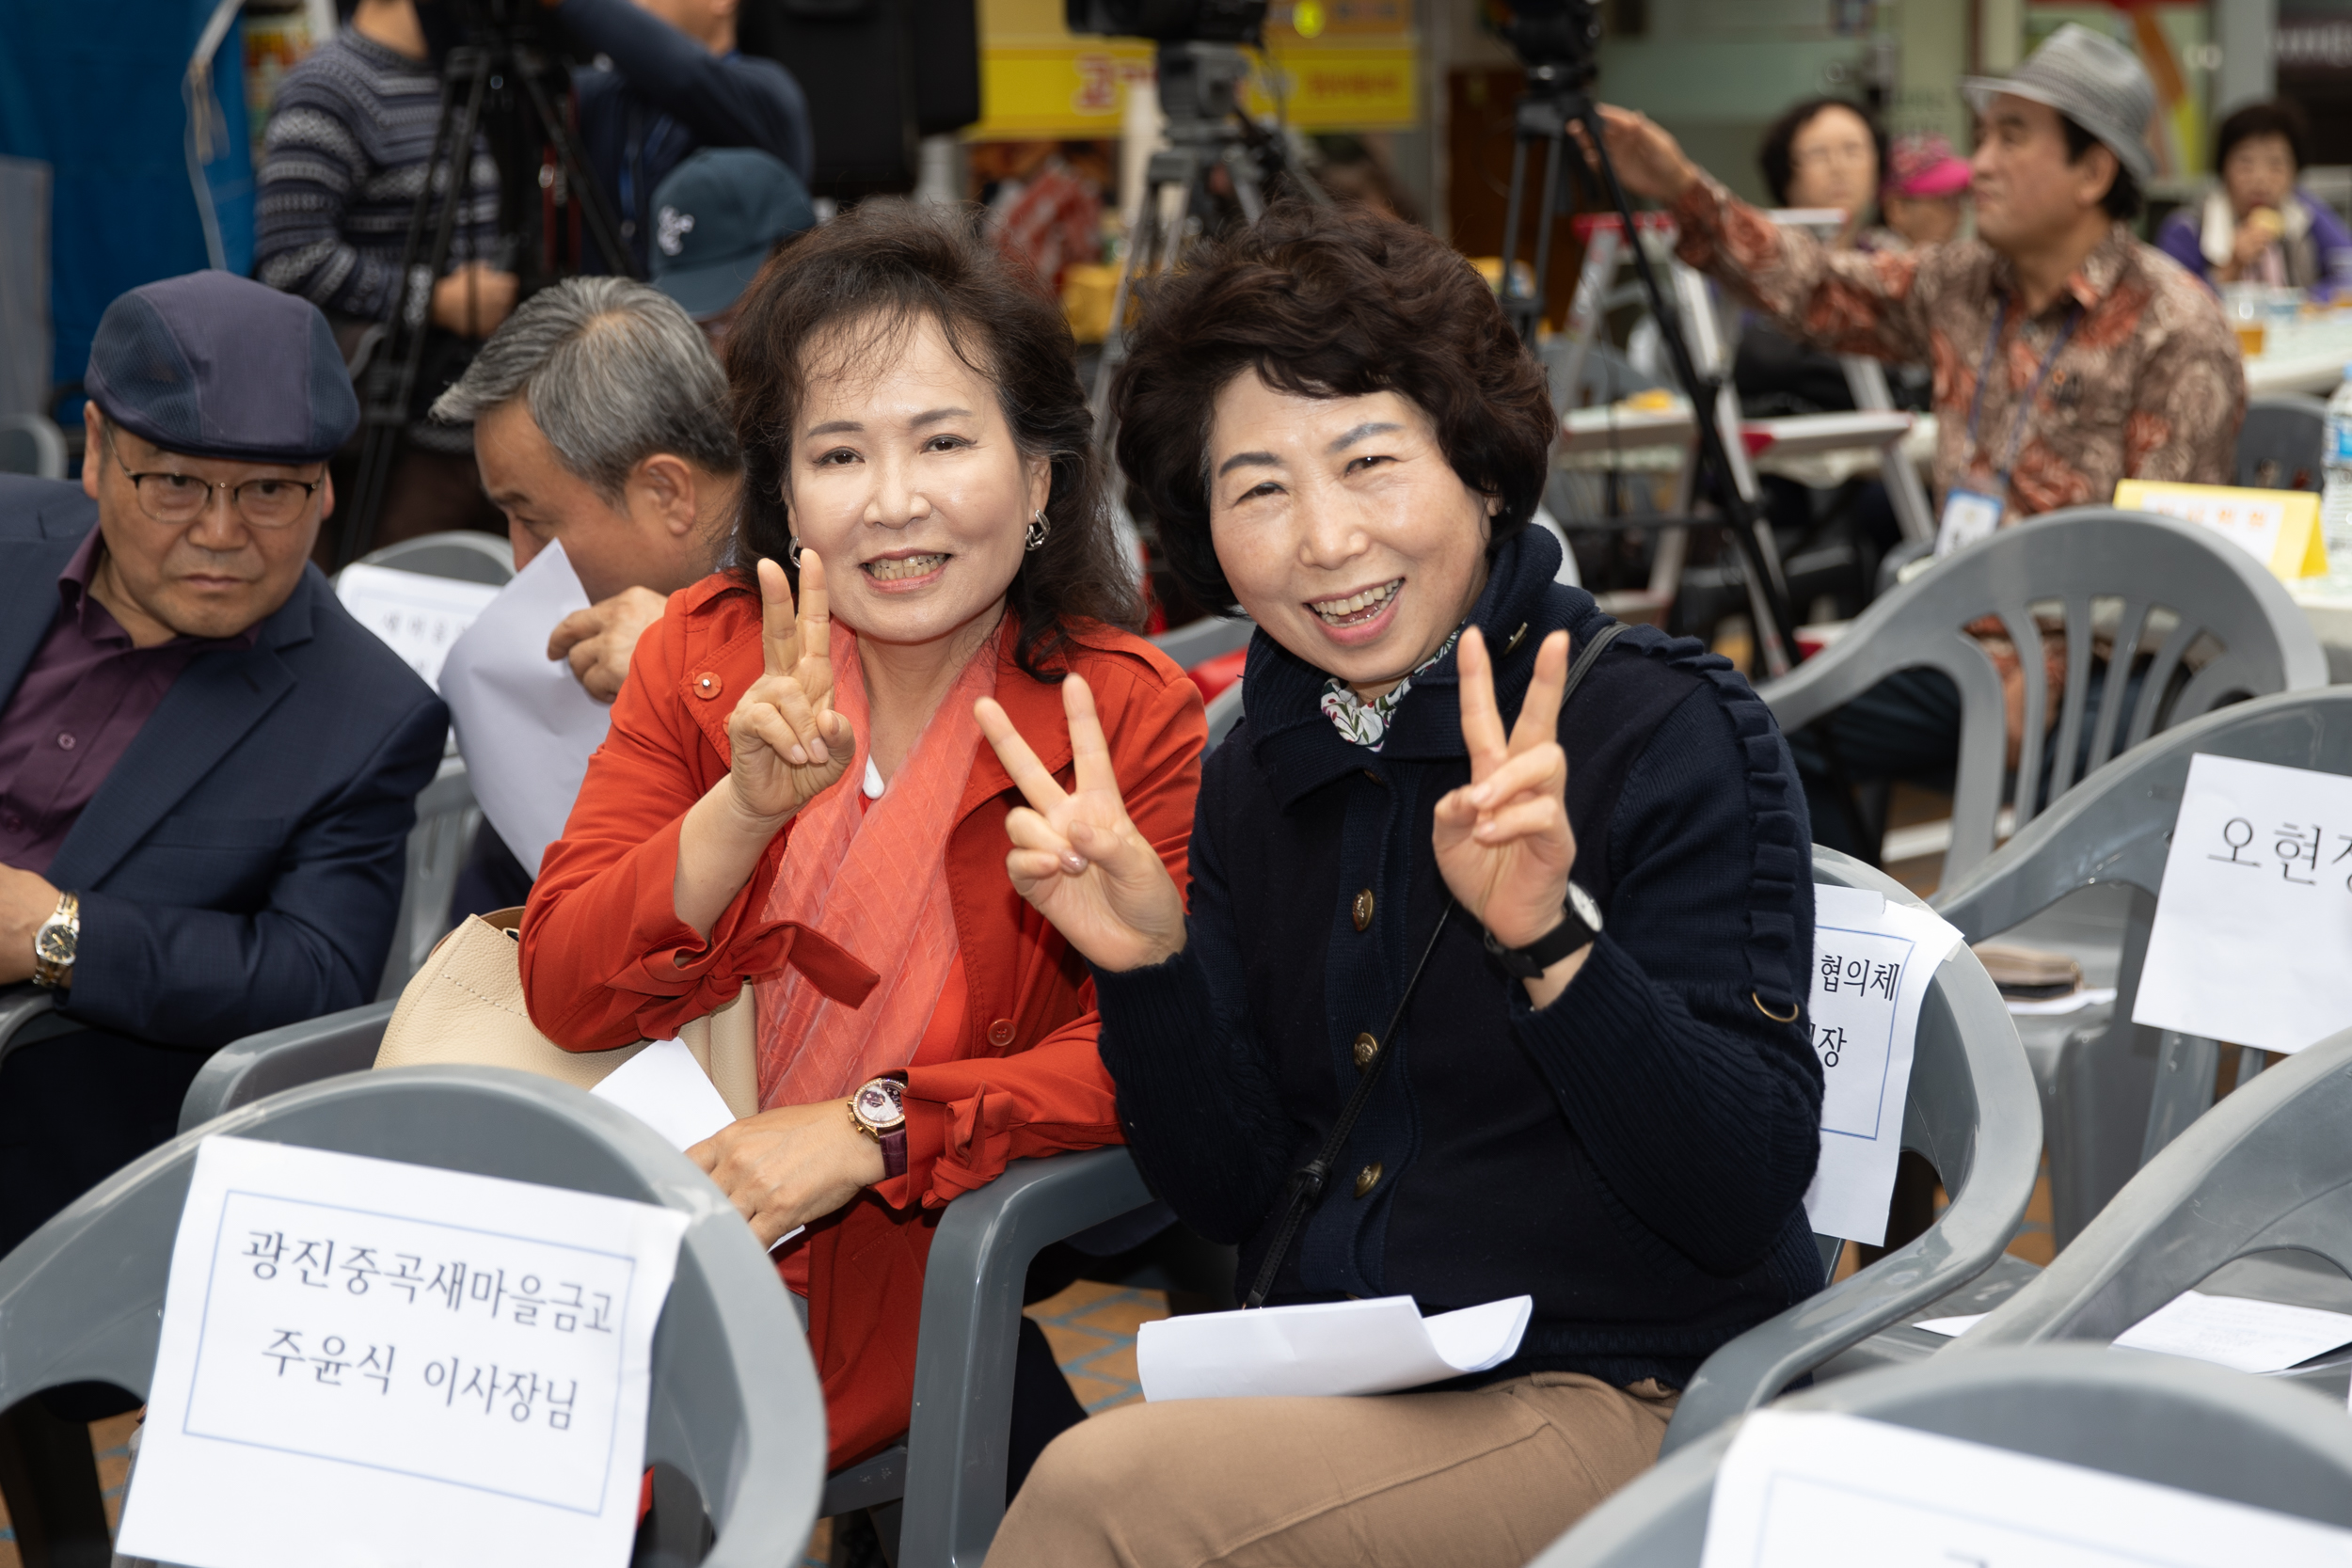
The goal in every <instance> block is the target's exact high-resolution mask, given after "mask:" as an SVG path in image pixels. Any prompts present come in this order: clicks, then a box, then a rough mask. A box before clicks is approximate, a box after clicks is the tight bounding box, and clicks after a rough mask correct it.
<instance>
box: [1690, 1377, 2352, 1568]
mask: <svg viewBox="0 0 2352 1568" xmlns="http://www.w3.org/2000/svg"><path fill="white" fill-rule="evenodd" d="M1700 1563H1701V1568H1965V1565H1969V1564H1977V1565H1983V1564H1995V1565H1997V1568H2150V1565H2153V1564H2158V1563H2161V1564H2164V1565H2165V1568H2243V1565H2245V1564H2248V1563H2265V1564H2268V1563H2295V1564H2297V1565H2298V1568H2303V1565H2310V1568H2320V1565H2323V1564H2324V1565H2328V1568H2347V1565H2352V1531H2345V1530H2341V1529H2334V1528H2329V1527H2328V1526H2325V1525H2315V1524H2312V1522H2310V1521H2309V1520H2305V1519H2296V1518H2291V1517H2289V1516H2287V1515H2285V1514H2282V1513H2269V1512H2267V1511H2266V1510H2263V1509H2258V1508H2249V1507H2248V1506H2247V1505H2246V1504H2244V1503H2236V1502H2224V1501H2222V1500H2221V1499H2219V1498H2217V1497H2205V1496H2202V1495H2201V1494H2199V1493H2195V1492H2185V1491H2181V1490H2178V1489H2176V1488H2174V1487H2169V1486H2158V1485H2155V1484H2154V1483H2153V1482H2150V1481H2138V1480H2136V1479H2133V1478H2130V1477H2126V1476H2119V1475H2115V1474H2112V1473H2110V1472H2108V1471H2106V1470H2093V1469H2090V1468H2089V1467H2087V1466H2084V1465H2067V1464H2061V1463H2059V1462H2058V1461H2056V1460H2049V1459H2042V1458H2039V1457H2036V1456H2033V1455H2030V1454H2023V1453H2017V1452H2014V1451H2012V1450H2010V1449H1996V1448H1992V1447H1988V1446H1986V1445H1984V1444H1980V1443H1969V1442H1963V1441H1962V1440H1960V1439H1959V1438H1955V1437H1945V1436H1940V1435H1937V1434H1935V1433H1926V1432H1919V1431H1916V1430H1915V1429H1913V1428H1911V1427H1903V1426H1896V1425H1893V1424H1892V1423H1889V1422H1883V1421H1872V1420H1867V1419H1865V1418H1861V1417H1859V1416H1846V1415H1838V1414H1834V1413H1832V1412H1828V1411H1782V1410H1758V1411H1755V1412H1753V1413H1751V1414H1750V1415H1749V1416H1748V1417H1747V1418H1746V1419H1744V1420H1743V1421H1741V1422H1740V1431H1739V1433H1738V1435H1736V1436H1735V1437H1733V1438H1732V1440H1731V1448H1730V1450H1729V1451H1728V1452H1726V1453H1725V1454H1724V1461H1723V1465H1722V1466H1721V1467H1720V1468H1719V1469H1718V1470H1717V1471H1716V1473H1715V1490H1714V1495H1713V1497H1712V1498H1711V1500H1710V1501H1709V1502H1708V1513H1707V1547H1706V1551H1705V1553H1704V1555H1703V1556H1702V1557H1701V1558H1700Z"/></svg>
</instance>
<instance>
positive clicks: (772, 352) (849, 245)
mask: <svg viewBox="0 0 2352 1568" xmlns="http://www.w3.org/2000/svg"><path fill="white" fill-rule="evenodd" d="M981 216H982V214H980V211H979V209H977V208H959V207H939V206H915V205H914V204H911V203H908V202H904V201H892V200H881V199H876V200H869V201H866V202H863V203H861V204H859V205H858V206H857V207H855V208H853V209H851V210H850V212H849V213H847V214H843V215H842V216H841V217H838V218H836V219H834V221H833V222H831V223H827V224H820V225H818V227H817V228H815V229H812V230H808V231H807V232H805V233H803V234H802V235H800V236H799V237H798V238H796V239H793V240H791V241H789V242H788V243H787V245H785V247H784V248H783V249H782V250H781V251H779V252H778V253H777V254H776V255H775V256H774V257H772V258H771V260H770V261H768V263H767V264H766V266H764V267H763V268H761V270H760V273H759V276H758V277H755V278H754V279H753V281H752V285H751V287H750V288H749V289H747V290H746V291H744V294H743V304H742V309H741V313H740V314H739V316H738V317H737V318H736V323H735V326H734V329H733V330H732V331H731V332H729V334H728V335H727V343H726V361H727V381H728V385H729V388H730V392H731V395H732V400H733V403H734V405H735V427H736V435H737V437H738V439H739V441H740V442H741V444H742V447H743V470H744V484H743V500H742V506H741V511H740V514H739V526H738V528H737V530H736V542H735V559H734V562H733V563H732V569H733V571H734V573H735V575H736V577H737V578H738V579H739V580H740V581H742V582H745V583H747V584H752V585H756V580H757V579H756V578H755V576H754V572H755V568H756V567H757V565H758V562H759V561H760V559H761V558H762V557H766V558H768V559H770V560H772V561H775V562H778V563H779V564H781V565H782V566H783V567H784V569H785V572H786V574H787V576H789V577H790V578H792V584H793V592H795V593H796V594H797V593H798V592H799V591H800V574H799V571H798V569H797V568H795V567H794V566H793V565H792V563H791V552H790V549H789V546H790V545H791V542H792V509H791V505H790V503H789V502H788V501H787V499H786V496H787V493H788V492H787V483H786V481H787V477H788V476H789V475H790V473H791V469H792V432H793V430H794V429H795V428H796V427H797V426H798V424H799V422H800V417H801V411H802V409H803V406H804V405H805V404H806V402H807V398H808V384H809V380H810V377H811V376H812V374H819V373H824V372H825V367H813V366H811V365H810V364H809V363H808V362H807V355H808V351H809V348H810V346H811V345H812V344H814V343H817V342H818V341H823V340H825V339H827V338H828V336H829V335H830V334H833V333H834V330H835V329H836V328H842V329H846V330H847V331H848V333H849V336H848V337H846V338H841V337H835V338H834V339H833V341H832V342H831V343H830V344H829V345H828V347H829V353H830V354H831V355H832V356H834V357H836V358H837V359H838V360H839V361H840V362H842V363H845V364H861V363H862V364H869V365H870V364H872V363H874V362H875V359H876V357H877V356H886V355H889V354H893V353H896V352H898V349H899V347H900V346H901V345H903V344H904V343H905V341H907V336H908V334H909V333H910V332H911V331H913V330H914V326H915V325H916V324H917V323H918V322H921V321H924V320H927V319H928V320H930V321H933V322H936V323H938V325H939V329H940V331H941V332H942V333H943V334H944V335H945V336H946V340H947V343H948V346H949V347H951V348H952V349H954V350H955V352H956V354H957V356H959V357H961V359H962V360H963V362H964V363H965V364H967V365H969V366H971V367H972V369H973V370H974V371H976V372H978V373H979V374H981V375H983V376H985V377H987V378H988V380H989V381H990V382H991V383H992V384H993V386H994V387H995V388H996V402H997V406H998V407H999V408H1001V409H1002V410H1003V412H1004V416H1005V420H1006V423H1008V424H1009V426H1011V429H1012V437H1013V441H1014V443H1015V444H1016V445H1017V446H1018V447H1019V448H1020V450H1021V452H1022V455H1023V456H1025V457H1029V458H1038V457H1043V458H1045V459H1047V461H1048V463H1049V465H1050V467H1051V469H1052V474H1053V482H1052V489H1051V491H1050V492H1049V494H1048V496H1047V498H1046V501H1045V519H1046V525H1047V527H1046V534H1045V542H1044V543H1043V544H1042V545H1041V546H1039V547H1038V548H1036V549H1034V550H1032V551H1030V552H1029V553H1027V554H1026V555H1025V556H1023V557H1022V558H1021V566H1020V569H1019V570H1018V571H1017V572H1015V573H1014V574H1013V578H1012V586H1011V587H1010V588H1009V590H1007V594H1006V598H1007V602H1008V604H1009V607H1010V608H1011V609H1012V610H1013V611H1014V612H1015V613H1016V614H1018V615H1019V616H1020V618H1021V633H1020V640H1019V641H1018V642H1017V643H1016V645H1015V647H1014V650H1013V660H1014V662H1015V663H1016V664H1018V665H1019V666H1020V667H1021V669H1022V671H1023V672H1024V673H1026V674H1028V675H1030V676H1032V677H1034V678H1036V679H1040V680H1058V679H1060V677H1061V674H1062V673H1063V672H1062V671H1061V670H1060V669H1059V668H1057V656H1058V654H1059V652H1060V649H1061V646H1062V644H1063V642H1064V641H1066V640H1067V638H1068V635H1069V631H1070V628H1071V626H1072V625H1073V623H1075V622H1079V621H1099V622H1103V623H1105V624H1107V625H1110V626H1124V627H1126V628H1128V629H1129V630H1133V629H1135V628H1136V627H1137V626H1141V625H1142V622H1143V603H1142V599H1141V596H1140V594H1138V592H1137V588H1136V572H1135V568H1134V565H1133V563H1131V562H1128V561H1127V560H1126V559H1125V557H1124V555H1123V553H1122V552H1121V551H1120V546H1119V541H1118V536H1117V533H1116V531H1114V529H1113V526H1112V523H1111V518H1110V513H1109V510H1108V508H1107V506H1106V505H1105V502H1104V475H1103V463H1102V459H1101V457H1100V455H1099V454H1098V452H1097V450H1096V447H1095V443H1094V425H1093V420H1092V419H1091V417H1090V416H1089V413H1088V410H1087V399H1086V392H1085V389H1084V388H1082V387H1081V386H1080V385H1079V383H1078V369H1077V359H1076V350H1075V348H1074V346H1073V343H1072V341H1071V337H1070V326H1069V324H1068V323H1067V322H1065V321H1064V320H1063V319H1062V313H1061V309H1060V308H1059V307H1058V306H1057V305H1056V304H1055V302H1054V300H1053V299H1052V298H1051V296H1049V295H1048V294H1047V293H1045V291H1044V289H1043V288H1042V286H1041V285H1040V284H1039V282H1038V280H1037V278H1036V277H1035V276H1034V275H1033V274H1028V273H1026V272H1025V271H1023V270H1021V269H1020V267H1019V264H1018V263H1016V262H1012V261H1007V260H1006V258H1005V257H1004V256H1003V254H1002V253H1001V252H999V251H998V250H997V249H996V247H995V246H994V245H991V244H990V243H989V242H988V241H987V240H985V239H984V238H982V237H981V232H980V224H981Z"/></svg>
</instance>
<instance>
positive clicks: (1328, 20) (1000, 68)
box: [964, 0, 1419, 141]
mask: <svg viewBox="0 0 2352 1568" xmlns="http://www.w3.org/2000/svg"><path fill="white" fill-rule="evenodd" d="M1294 24H1295V25H1294ZM1302 33H1304V34H1307V35H1308V36H1304V37H1302V36H1301V34H1302ZM1262 64H1263V67H1264V68H1265V69H1263V70H1262V71H1260V73H1259V76H1258V77H1257V78H1256V79H1255V80H1253V81H1252V82H1251V84H1250V91H1249V97H1248V108H1249V112H1250V113H1251V114H1253V115H1258V116H1264V117H1271V116H1272V115H1273V114H1274V113H1275V112H1276V104H1275V101H1274V98H1273V96H1272V94H1271V93H1269V92H1268V91H1267V87H1268V84H1267V82H1266V81H1265V77H1266V75H1267V74H1268V73H1269V72H1274V73H1279V74H1278V76H1277V82H1276V84H1275V85H1277V86H1279V87H1280V88H1281V89H1282V90H1283V93H1284V96H1285V97H1286V99H1287V103H1285V104H1284V105H1282V107H1283V109H1284V111H1285V112H1286V114H1287V118H1288V119H1289V121H1290V123H1292V124H1293V125H1295V126H1297V127H1299V128H1300V129H1301V130H1306V131H1343V130H1344V131H1375V130H1388V129H1397V128H1402V127H1406V126H1410V125H1412V124H1414V123H1415V121H1416V120H1417V119H1418V118H1419V103H1418V93H1417V90H1416V74H1417V73H1416V71H1415V69H1414V40H1413V34H1412V31H1411V13H1410V9H1409V7H1408V6H1406V4H1405V3H1404V0H1297V4H1296V6H1295V8H1293V7H1289V6H1284V7H1280V8H1278V14H1277V16H1276V17H1275V18H1274V19H1273V20H1271V21H1269V23H1268V24H1267V27H1266V49H1265V53H1264V55H1263V57H1262ZM1137 89H1140V90H1142V91H1145V92H1149V91H1151V90H1152V46H1151V45H1150V44H1148V43H1145V42H1142V41H1140V40H1135V39H1105V38H1076V37H1073V36H1072V34H1071V33H1070V31H1069V30H1068V29H1067V28H1066V27H1064V26H1063V24H1062V7H1061V0H981V3H980V106H981V107H980V122H979V123H978V124H977V125H975V126H973V127H972V128H971V129H969V130H967V131H966V132H965V133H964V135H965V137H966V138H967V139H969V140H972V141H1012V140H1030V139H1045V138H1055V137H1073V138H1076V137H1110V136H1116V135H1119V129H1120V115H1121V112H1122V109H1123V106H1124V103H1125V102H1126V95H1127V93H1129V92H1130V91H1133V90H1137Z"/></svg>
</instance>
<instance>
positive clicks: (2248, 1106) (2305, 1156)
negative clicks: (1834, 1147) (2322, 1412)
mask: <svg viewBox="0 0 2352 1568" xmlns="http://www.w3.org/2000/svg"><path fill="white" fill-rule="evenodd" d="M2347 1127H2352V1030H2346V1031H2344V1033H2343V1034H2339V1035H2331V1036H2329V1037H2328V1038H2327V1039H2324V1040H2322V1041H2320V1042H2319V1043H2318V1044H2316V1045H2312V1046H2307V1047H2305V1048H2304V1049H2303V1050H2301V1051H2299V1052H2297V1053H2295V1054H2294V1055H2292V1056H2290V1057H2288V1058H2287V1059H2286V1060H2285V1061H2283V1062H2281V1063H2280V1065H2279V1066H2277V1067H2275V1068H2272V1069H2270V1070H2269V1071H2267V1072H2265V1073H2264V1074H2263V1075H2262V1076H2261V1077H2259V1078H2257V1079H2255V1080H2254V1081H2253V1082H2252V1083H2250V1084H2247V1085H2242V1086H2241V1087H2239V1088H2238V1089H2237V1090H2236V1091H2235V1092H2234V1093H2233V1094H2232V1095H2230V1097H2229V1098H2228V1099H2226V1100H2224V1101H2221V1103H2220V1104H2218V1105H2217V1106H2215V1107H2214V1108H2213V1109H2212V1110H2210V1111H2208V1112H2206V1113H2205V1114H2204V1115H2203V1116H2202V1117H2199V1118H2198V1119H2197V1121H2196V1122H2195V1124H2194V1125H2192V1126H2191V1127H2189V1129H2188V1130H2187V1131H2186V1132H2183V1133H2182V1134H2181V1135H2180V1136H2179V1137H2178V1138H2175V1139H2174V1140H2173V1141H2172V1142H2171V1144H2169V1146H2168V1147H2167V1148H2165V1149H2164V1151H2163V1152H2162V1153H2160V1154H2158V1155H2157V1156H2156V1157H2155V1158H2154V1159H2153V1160H2151V1161H2150V1162H2149V1163H2148V1164H2147V1165H2146V1167H2145V1168H2143V1169H2142V1170H2141V1171H2140V1173H2139V1174H2138V1175H2137V1176H2135V1177H2133V1178H2132V1180H2130V1182H2129V1183H2127V1184H2126V1185H2125V1186H2124V1188H2123V1190H2122V1192H2120V1193H2118V1194H2116V1195H2115V1196H2114V1197H2113V1198H2112V1199H2110V1200H2109V1201H2108V1203H2107V1205H2106V1208H2104V1209H2102V1210H2100V1211H2099V1214H2098V1217H2097V1218H2095V1219H2093V1220H2092V1221H2091V1222H2090V1225H2089V1226H2088V1227H2085V1228H2084V1230H2083V1233H2082V1234H2081V1235H2079V1236H2077V1237H2075V1238H2074V1242H2073V1243H2071V1244H2069V1245H2068V1246H2066V1247H2065V1248H2064V1249H2063V1250H2061V1251H2060V1252H2059V1253H2058V1258H2057V1259H2056V1260H2055V1261H2053V1262H2052V1263H2051V1264H2050V1266H2049V1267H2048V1268H2046V1269H2043V1270H2042V1273H2041V1275H2038V1276H2037V1277H2036V1278H2035V1279H2034V1280H2033V1281H2032V1282H2031V1283H2030V1284H2028V1285H2026V1287H2025V1288H2024V1289H2023V1290H2021V1291H2018V1292H2017V1293H2016V1294H2015V1295H2014V1296H2011V1297H2010V1299H2009V1300H2008V1301H2006V1302H2004V1303H2002V1304H2001V1305H2000V1306H1999V1307H1995V1308H1994V1311H1993V1314H1992V1315H1991V1316H1990V1317H1988V1318H1986V1319H1985V1320H1984V1321H1983V1322H1982V1323H1978V1324H1977V1325H1976V1326H1975V1327H1974V1328H1972V1329H1970V1330H1969V1331H1968V1332H1967V1333H1966V1334H1965V1335H1963V1337H1962V1338H1958V1339H1956V1340H1954V1341H1953V1342H1952V1343H1951V1345H1950V1346H1949V1347H1948V1348H1947V1350H1946V1351H1945V1352H1944V1353H1943V1354H1947V1355H1952V1356H1961V1355H1968V1356H1974V1355H1977V1354H1980V1353H1982V1352H1984V1351H1986V1350H1990V1349H1994V1348H1996V1347H1999V1346H2002V1345H2024V1344H2036V1343H2040V1342H2042V1341H2044V1340H2052V1339H2095V1340H2097V1341H2098V1342H2100V1343H2101V1344H2105V1343H2106V1342H2107V1341H2108V1340H2111V1339H2113V1338H2115V1337H2116V1336H2117V1335H2119V1334H2121V1333H2122V1332H2123V1331H2124V1330H2125V1329H2127V1328H2129V1327H2131V1326H2132V1325H2133V1324H2134V1323H2137V1322H2139V1321H2140V1320H2141V1319H2142V1318H2144V1317H2146V1316H2147V1315H2148V1314H2149V1313H2151V1312H2153V1311H2154V1310H2155V1309H2156V1308H2158V1307H2162V1306H2163V1305H2164V1304H2165V1303H2167V1302H2169V1301H2170V1300H2171V1299H2172V1298H2173V1297H2175V1296H2177V1295H2179V1294H2180V1293H2181V1292H2182V1291H2185V1290H2187V1289H2189V1288H2190V1287H2192V1286H2194V1285H2196V1284H2197V1283H2198V1282H2199V1281H2200V1280H2201V1279H2203V1278H2204V1277H2205V1276H2206V1275H2209V1274H2211V1273H2213V1271H2214V1270H2216V1269H2217V1268H2220V1267H2221V1266H2222V1265H2223V1264H2225V1263H2230V1262H2233V1261H2235V1260H2236V1259H2240V1258H2243V1257H2246V1256H2247V1255H2249V1254H2250V1253H2256V1252H2267V1251H2272V1250H2275V1249H2279V1248H2294V1249H2296V1250H2299V1251H2303V1252H2309V1253H2312V1254H2315V1255H2316V1256H2318V1257H2320V1258H2324V1259H2327V1260H2328V1262H2330V1263H2333V1264H2334V1265H2335V1266H2336V1267H2337V1268H2338V1269H2340V1270H2342V1271H2344V1273H2345V1274H2347V1275H2352V1137H2346V1136H2345V1129H2346V1128H2347ZM2337 1414H2338V1418H2339V1419H2341V1418H2342V1413H2341V1412H2338V1413H2337Z"/></svg>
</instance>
